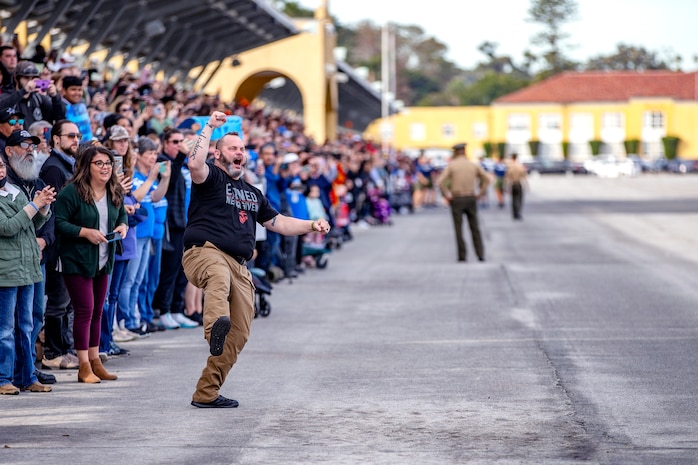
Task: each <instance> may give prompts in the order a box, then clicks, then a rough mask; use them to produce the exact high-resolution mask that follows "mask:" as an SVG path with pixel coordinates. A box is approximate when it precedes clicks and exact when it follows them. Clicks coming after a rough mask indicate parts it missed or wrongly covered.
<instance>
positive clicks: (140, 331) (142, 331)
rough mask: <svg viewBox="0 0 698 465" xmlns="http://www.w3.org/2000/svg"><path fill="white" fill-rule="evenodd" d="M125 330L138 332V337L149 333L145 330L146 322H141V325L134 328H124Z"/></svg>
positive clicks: (146, 335)
mask: <svg viewBox="0 0 698 465" xmlns="http://www.w3.org/2000/svg"><path fill="white" fill-rule="evenodd" d="M126 330H127V331H131V332H132V333H134V334H138V337H140V338H143V337H148V336H150V333H149V332H148V331H146V323H143V324H142V325H140V326H137V327H135V328H126Z"/></svg>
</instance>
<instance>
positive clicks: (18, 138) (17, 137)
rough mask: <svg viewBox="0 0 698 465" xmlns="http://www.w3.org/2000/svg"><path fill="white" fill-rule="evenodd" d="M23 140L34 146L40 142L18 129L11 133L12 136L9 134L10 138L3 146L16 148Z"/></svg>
mask: <svg viewBox="0 0 698 465" xmlns="http://www.w3.org/2000/svg"><path fill="white" fill-rule="evenodd" d="M25 140H31V141H32V142H33V143H34V144H36V145H39V143H40V142H41V139H39V138H38V137H36V136H32V135H31V134H29V132H28V131H25V130H24V129H18V130H17V131H13V132H12V134H10V137H8V138H7V142H6V143H5V145H7V146H17V145H19V144H21V143H22V142H24V141H25Z"/></svg>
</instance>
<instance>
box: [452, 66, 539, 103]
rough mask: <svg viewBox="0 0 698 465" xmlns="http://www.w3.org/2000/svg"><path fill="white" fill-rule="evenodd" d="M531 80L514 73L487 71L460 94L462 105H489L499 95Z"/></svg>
mask: <svg viewBox="0 0 698 465" xmlns="http://www.w3.org/2000/svg"><path fill="white" fill-rule="evenodd" d="M529 83H530V81H529V80H528V79H525V78H521V77H517V76H515V75H513V74H498V73H495V72H492V71H490V72H488V73H486V74H485V75H484V76H483V77H482V78H481V79H480V80H478V81H477V82H475V83H474V84H472V85H470V86H467V87H465V88H464V89H463V90H462V91H461V92H460V93H459V94H458V98H459V102H460V103H459V104H460V105H489V104H490V103H492V102H493V101H494V100H496V99H498V98H499V97H501V96H503V95H506V94H509V93H511V92H514V91H516V90H519V89H521V88H523V87H526V86H527V85H528V84H529Z"/></svg>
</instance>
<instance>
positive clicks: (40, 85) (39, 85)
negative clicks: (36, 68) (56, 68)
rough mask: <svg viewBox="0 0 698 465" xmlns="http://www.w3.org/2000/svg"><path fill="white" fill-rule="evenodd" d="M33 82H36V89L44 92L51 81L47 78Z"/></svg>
mask: <svg viewBox="0 0 698 465" xmlns="http://www.w3.org/2000/svg"><path fill="white" fill-rule="evenodd" d="M34 82H35V83H36V89H37V90H41V91H44V92H46V89H48V86H50V85H51V81H49V80H48V79H37V80H36V81H34Z"/></svg>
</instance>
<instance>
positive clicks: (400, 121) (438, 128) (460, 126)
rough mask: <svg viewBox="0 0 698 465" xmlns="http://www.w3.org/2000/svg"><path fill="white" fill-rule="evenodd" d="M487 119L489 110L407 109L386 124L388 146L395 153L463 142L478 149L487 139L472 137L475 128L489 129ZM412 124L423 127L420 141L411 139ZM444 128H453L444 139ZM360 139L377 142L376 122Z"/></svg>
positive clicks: (484, 137) (377, 130)
mask: <svg viewBox="0 0 698 465" xmlns="http://www.w3.org/2000/svg"><path fill="white" fill-rule="evenodd" d="M490 116H491V112H490V109H489V107H409V108H406V109H405V110H404V111H403V112H401V113H400V114H398V115H394V116H392V117H391V118H390V123H389V124H390V125H392V127H393V133H394V135H393V139H394V143H391V144H390V145H392V146H394V147H395V148H397V149H398V150H406V149H425V148H451V147H452V146H453V145H454V144H457V143H459V142H466V143H467V144H468V145H469V146H470V147H473V148H474V149H480V148H482V144H483V143H484V142H486V141H487V140H488V137H487V136H488V134H487V133H485V134H484V136H480V135H478V134H476V132H475V126H476V125H483V126H484V127H485V128H488V127H490V126H491V122H490ZM413 125H423V127H424V130H425V132H424V138H423V139H422V138H415V137H413V136H414V131H413V130H412V127H413ZM444 125H452V126H453V129H454V133H453V136H451V137H445V136H444V134H443V127H444ZM364 136H365V137H366V138H368V139H371V140H373V141H376V142H379V141H381V122H380V120H376V121H374V122H373V123H371V125H369V127H368V128H367V129H366V131H365V133H364ZM391 142H392V141H391Z"/></svg>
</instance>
